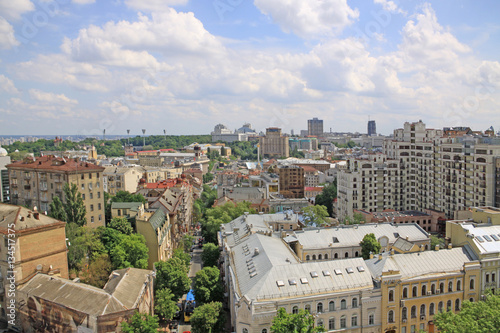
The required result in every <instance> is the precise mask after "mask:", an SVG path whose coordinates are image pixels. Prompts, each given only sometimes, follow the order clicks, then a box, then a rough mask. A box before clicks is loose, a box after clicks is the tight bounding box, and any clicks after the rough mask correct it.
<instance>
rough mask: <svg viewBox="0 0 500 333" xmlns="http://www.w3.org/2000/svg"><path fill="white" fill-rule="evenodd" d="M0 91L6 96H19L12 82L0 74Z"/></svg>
mask: <svg viewBox="0 0 500 333" xmlns="http://www.w3.org/2000/svg"><path fill="white" fill-rule="evenodd" d="M0 91H5V92H7V93H8V94H12V95H14V94H19V90H17V88H16V86H15V85H14V82H12V80H11V79H9V78H8V77H6V76H5V75H2V74H0Z"/></svg>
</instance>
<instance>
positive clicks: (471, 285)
mask: <svg viewBox="0 0 500 333" xmlns="http://www.w3.org/2000/svg"><path fill="white" fill-rule="evenodd" d="M469 288H470V289H471V290H474V288H475V286H474V279H470V283H469Z"/></svg>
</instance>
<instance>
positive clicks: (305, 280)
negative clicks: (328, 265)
mask: <svg viewBox="0 0 500 333" xmlns="http://www.w3.org/2000/svg"><path fill="white" fill-rule="evenodd" d="M300 283H302V284H307V283H309V281H307V278H300Z"/></svg>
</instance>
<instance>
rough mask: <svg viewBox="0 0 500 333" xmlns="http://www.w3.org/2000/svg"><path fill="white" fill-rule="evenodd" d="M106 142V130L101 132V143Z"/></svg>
mask: <svg viewBox="0 0 500 333" xmlns="http://www.w3.org/2000/svg"><path fill="white" fill-rule="evenodd" d="M104 140H106V129H103V130H102V141H104Z"/></svg>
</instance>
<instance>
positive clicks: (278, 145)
mask: <svg viewBox="0 0 500 333" xmlns="http://www.w3.org/2000/svg"><path fill="white" fill-rule="evenodd" d="M259 144H260V152H261V154H262V156H265V157H288V156H290V147H289V144H288V137H287V136H284V135H283V134H282V133H281V128H277V127H270V128H267V129H266V135H265V136H264V137H260V138H259Z"/></svg>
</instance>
